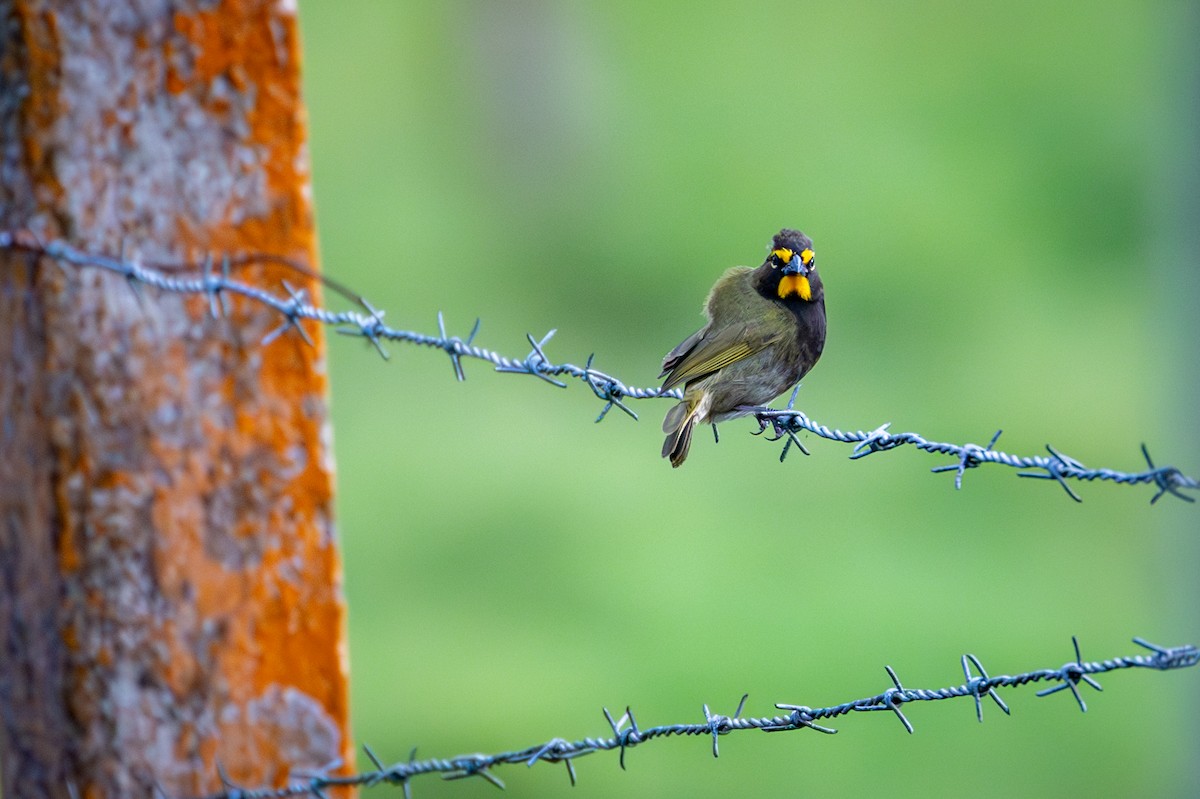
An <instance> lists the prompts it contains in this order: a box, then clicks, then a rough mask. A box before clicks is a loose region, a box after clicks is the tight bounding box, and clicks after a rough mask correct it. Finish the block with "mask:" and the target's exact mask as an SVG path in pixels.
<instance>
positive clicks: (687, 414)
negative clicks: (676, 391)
mask: <svg viewBox="0 0 1200 799" xmlns="http://www.w3.org/2000/svg"><path fill="white" fill-rule="evenodd" d="M699 416H700V406H699V403H690V402H686V401H685V402H681V403H679V404H678V405H676V406H675V407H674V408H672V409H671V410H669V411H667V417H666V418H665V419H663V432H664V433H666V434H667V440H666V441H664V442H663V448H662V456H663V457H664V458H670V459H671V466H673V467H678V466H679V465H680V464H682V463H683V461H684V460H685V459H686V458H687V454H688V448H689V447H691V445H692V429H693V428H694V427H695V426H696V420H697V419H698V418H699Z"/></svg>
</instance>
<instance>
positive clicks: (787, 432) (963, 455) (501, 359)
mask: <svg viewBox="0 0 1200 799" xmlns="http://www.w3.org/2000/svg"><path fill="white" fill-rule="evenodd" d="M122 246H123V245H122ZM0 250H10V251H19V252H26V253H30V254H33V255H36V256H41V257H46V258H49V259H52V260H53V262H54V263H56V264H59V265H63V266H64V268H66V266H67V265H69V266H74V267H81V268H82V267H89V268H97V269H102V270H105V271H108V272H112V273H114V274H117V275H120V276H121V277H123V278H124V279H125V280H126V281H127V282H128V283H129V285H130V286H131V287H133V291H135V292H137V294H138V296H139V297H141V296H142V294H143V287H147V286H148V287H151V288H154V289H156V290H159V291H164V292H173V293H178V294H199V295H203V296H206V297H207V298H208V304H209V313H210V314H211V315H213V316H214V317H215V316H216V314H217V313H218V306H220V311H221V312H223V313H225V314H226V315H227V314H228V308H227V307H226V301H227V299H228V297H229V296H230V295H236V296H239V297H243V298H245V299H248V300H250V301H252V302H254V303H257V304H259V305H260V306H262V307H265V308H268V309H271V310H273V311H274V312H276V313H278V314H280V315H281V316H282V317H283V321H282V323H281V324H280V325H279V326H278V327H276V328H275V329H273V330H272V331H271V332H269V333H268V334H267V335H266V337H264V339H263V341H264V343H270V342H271V341H273V340H274V339H275V338H277V337H279V336H280V335H282V334H284V333H285V332H287V331H289V330H291V329H292V328H295V329H296V331H297V332H298V335H300V336H301V337H302V338H303V339H304V340H305V341H306V342H308V343H309V344H311V343H312V340H311V339H310V338H309V335H308V333H307V332H306V330H305V328H304V326H303V324H302V323H303V322H304V321H306V320H311V321H316V322H318V323H320V324H322V325H326V326H331V327H334V328H336V329H337V331H338V333H340V334H342V335H348V336H359V337H361V338H363V339H366V340H367V341H368V342H369V343H370V344H371V345H372V346H373V347H374V348H375V350H376V351H377V352H378V353H379V355H380V356H381V357H382V358H384V359H385V360H386V359H388V353H387V351H386V350H385V349H384V346H383V344H384V343H385V342H388V341H395V342H404V343H408V344H415V345H419V346H426V347H432V348H436V349H440V350H442V351H443V352H445V353H446V354H447V355H448V356H449V357H450V361H451V366H452V367H453V369H454V376H455V377H456V378H457V379H458V380H463V379H465V377H466V375H465V372H464V371H463V363H462V361H463V359H464V358H474V359H477V360H483V361H488V362H489V363H491V364H492V365H493V366H494V367H495V369H496V371H498V372H507V373H513V374H525V375H532V376H534V377H536V378H538V379H539V380H542V381H545V382H547V383H550V384H551V385H554V386H558V387H559V388H565V387H566V385H567V383H566V382H565V379H566V378H571V379H575V380H579V381H581V382H583V383H584V384H585V385H587V386H588V388H590V389H591V391H592V393H593V394H594V395H595V396H596V398H597V399H599V400H600V401H601V402H603V403H604V405H603V406H602V408H601V410H600V413H599V415H598V416H597V417H596V421H597V422H599V421H602V420H603V419H604V418H605V416H606V415H607V414H608V412H609V411H610V410H611V409H612V408H614V407H616V408H619V409H620V410H621V411H623V412H624V413H625V414H627V415H628V416H629V417H631V418H633V419H637V418H638V415H637V414H636V413H635V412H634V411H633V409H632V408H630V407H629V400H642V399H656V398H667V399H680V398H681V397H682V391H681V390H680V389H672V390H670V391H663V390H662V389H661V388H658V387H648V388H641V387H636V386H630V385H627V384H625V383H623V382H621V381H620V380H619V379H617V378H616V377H614V376H612V375H611V374H608V373H606V372H602V371H600V370H598V369H595V368H594V367H593V365H592V364H593V362H594V359H595V355H594V354H593V355H591V356H589V357H588V359H587V363H586V365H585V366H582V367H581V366H576V365H575V364H572V363H555V362H553V361H551V360H550V358H549V357H548V356H547V354H546V349H545V348H546V344H547V343H548V342H549V341H550V339H551V338H552V337H553V335H554V333H555V331H554V330H551V331H550V332H549V333H547V334H546V335H545V336H543V337H542V338H541V339H540V340H536V339H534V337H533V336H532V335H527V336H526V339H527V340H528V342H529V345H530V352H529V354H528V355H527V356H525V357H524V358H521V359H517V358H511V357H508V356H505V355H502V354H500V353H498V352H495V351H493V350H489V349H485V348H483V347H480V346H478V345H477V344H475V338H476V335H477V334H478V333H479V327H480V322H479V320H478V319H476V320H475V325H474V327H473V328H472V329H471V333H470V335H469V336H467V338H466V340H465V341H464V340H463V339H461V338H459V337H457V336H450V335H448V334H447V332H446V325H445V319H444V317H443V315H442V314H441V313H439V314H438V333H439V335H437V336H430V335H427V334H424V333H418V332H415V331H411V330H400V329H396V328H391V327H388V326H387V325H386V324H385V323H384V321H383V318H384V312H383V311H382V310H379V309H377V308H375V307H374V306H373V305H371V304H370V303H369V302H367V301H366V300H365V299H364V298H362V297H361V296H359V295H357V294H355V293H354V292H351V291H349V290H348V289H346V288H345V287H343V286H341V284H338V283H336V282H333V281H330V285H331V287H334V288H335V289H336V290H337V292H338V293H340V294H342V295H343V296H346V297H349V298H351V299H352V301H354V302H355V303H356V304H357V305H358V306H361V310H360V309H355V310H349V311H336V312H335V311H331V310H328V309H326V308H323V307H320V306H317V305H314V304H311V303H310V302H309V301H308V299H307V294H306V292H305V291H304V290H296V289H293V288H292V287H291V286H290V285H288V284H286V283H285V284H284V288H285V292H286V294H285V295H279V294H276V293H272V292H270V291H266V290H263V289H261V288H258V287H256V286H253V285H250V284H248V283H245V282H242V281H239V280H235V279H233V278H231V277H230V267H231V265H232V264H235V263H236V264H238V265H243V264H249V263H255V262H263V263H283V264H286V265H288V266H290V267H292V268H293V269H296V270H297V271H299V272H301V273H303V274H306V275H308V276H310V277H314V278H317V277H320V276H318V275H317V274H316V273H315V272H313V271H312V270H310V269H308V268H307V267H305V266H303V265H301V264H295V263H292V262H291V261H289V260H288V259H286V258H281V257H280V256H273V255H267V254H257V255H256V254H247V255H241V256H237V257H236V258H232V257H230V256H228V255H226V256H223V257H222V259H221V270H220V274H217V272H216V270H215V268H214V266H213V259H212V256H211V255H208V256H206V257H205V260H204V262H203V263H202V264H199V265H195V266H188V265H183V266H167V265H162V264H157V265H154V266H153V267H152V266H147V265H144V264H139V263H135V262H133V261H129V260H126V258H125V256H124V252H123V250H122V252H121V253H120V254H119V255H118V257H116V258H113V257H110V256H106V255H100V254H95V253H88V252H84V251H82V250H79V249H76V248H74V247H72V246H70V245H69V244H66V243H65V242H62V241H49V242H43V241H41V240H39V239H37V237H36V236H34V235H33V234H32V233H30V232H28V231H24V232H13V231H3V230H0ZM187 268H191V269H194V270H195V272H196V273H198V275H199V276H198V277H195V278H185V277H177V276H176V275H175V274H174V272H176V271H179V270H181V269H187ZM321 279H323V280H328V279H327V278H321ZM140 301H141V300H139V302H140ZM559 378H563V379H559ZM798 390H799V386H797V387H796V390H795V391H793V392H792V395H791V398H790V399H789V401H788V403H787V406H786V407H785V408H784V409H782V410H775V409H772V408H753V409H748V410H749V411H750V412H751V413H752V414H753V416H754V417H755V419H756V420H757V422H758V426H759V430H758V434H761V433H763V432H765V431H766V430H767V428H768V427H770V428H771V430H772V432H773V436H772V437H771V439H770V440H773V441H783V442H784V443H783V449H782V452H781V453H780V460H781V461H782V460H784V459H785V458H786V457H787V455H788V453H789V452H790V451H791V448H792V447H793V446H794V447H796V448H798V449H799V450H800V451H801V452H803V453H805V454H808V450H807V449H806V448H805V447H804V445H803V443H802V442H801V440H800V434H801V433H803V432H808V433H812V434H813V435H815V436H818V437H819V438H823V439H825V440H827V441H836V442H840V443H843V444H851V445H853V449H852V450H851V453H850V458H851V459H853V460H857V459H860V458H864V457H866V456H868V455H872V454H874V453H876V452H885V451H888V450H893V449H897V448H899V447H903V446H912V447H915V448H916V449H919V450H921V451H924V452H928V453H931V454H935V455H945V456H948V457H950V458H952V459H953V461H952V462H951V463H949V464H944V465H940V466H935V467H934V468H933V469H932V471H933V472H954V475H955V477H954V486H955V488H956V489H961V488H962V480H963V475H964V474H965V473H966V471H967V470H968V469H974V468H977V467H979V466H982V465H983V464H985V463H986V464H999V465H1002V466H1008V467H1010V468H1013V469H1016V470H1017V474H1018V475H1019V476H1021V477H1032V478H1036V479H1040V480H1053V481H1055V482H1057V483H1058V485H1059V486H1061V487H1062V489H1063V490H1064V491H1065V492H1066V493H1067V495H1068V496H1069V497H1071V498H1072V499H1073V500H1075V501H1076V502H1079V501H1081V497H1080V496H1079V495H1078V494H1077V493H1076V492H1075V491H1074V489H1073V488H1072V487H1071V485H1070V483H1069V482H1068V481H1083V482H1090V481H1094V480H1100V481H1107V482H1111V483H1115V484H1119V485H1142V484H1147V485H1149V484H1153V485H1154V486H1155V488H1156V489H1157V491H1156V492H1155V494H1154V496H1153V497H1152V498H1151V499H1150V503H1151V504H1156V503H1157V502H1158V500H1159V499H1160V498H1161V497H1163V496H1164V495H1165V494H1171V495H1172V496H1175V497H1178V498H1179V499H1182V500H1184V501H1185V502H1195V498H1194V497H1192V496H1189V495H1188V494H1185V493H1184V491H1196V490H1200V481H1197V480H1196V478H1194V477H1190V476H1188V475H1186V474H1184V473H1183V472H1182V471H1180V470H1179V469H1177V468H1175V467H1174V466H1157V465H1156V464H1155V463H1154V461H1153V459H1151V457H1150V453H1149V450H1148V448H1147V447H1146V445H1145V444H1143V445H1142V448H1141V449H1142V456H1143V458H1144V459H1145V461H1146V466H1147V469H1146V470H1145V471H1141V472H1123V471H1118V470H1116V469H1105V468H1099V469H1091V468H1088V467H1086V466H1084V465H1083V464H1082V463H1081V462H1079V461H1078V460H1076V459H1075V458H1072V457H1070V456H1068V455H1065V454H1063V453H1061V452H1059V451H1058V450H1056V449H1054V447H1051V446H1049V445H1047V447H1046V450H1047V452H1048V453H1049V454H1048V455H1035V456H1018V455H1012V454H1010V453H1007V452H1002V451H1000V450H997V449H996V448H995V445H996V442H997V440H998V439H999V436H1000V433H999V431H997V433H996V435H994V436H993V437H992V439H991V441H990V442H989V443H988V445H987V446H986V447H981V446H979V445H977V444H962V445H959V444H950V443H944V442H937V441H931V440H929V439H927V438H925V437H924V436H921V435H919V434H917V433H911V432H910V433H891V432H889V430H888V428H889V426H890V423H888V424H882V425H879V426H878V427H875V428H874V429H871V430H869V431H865V432H864V431H863V430H857V431H843V430H839V429H837V428H831V427H828V426H826V425H823V424H819V423H817V422H815V421H813V420H812V419H810V418H808V416H806V415H805V414H804V413H803V412H802V411H799V410H796V409H795V402H796V397H797V391H798ZM713 435H714V437H716V436H717V433H716V428H715V427H714V429H713Z"/></svg>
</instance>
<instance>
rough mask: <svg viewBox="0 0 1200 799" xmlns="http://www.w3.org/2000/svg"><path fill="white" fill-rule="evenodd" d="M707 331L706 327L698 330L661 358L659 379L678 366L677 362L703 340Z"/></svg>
mask: <svg viewBox="0 0 1200 799" xmlns="http://www.w3.org/2000/svg"><path fill="white" fill-rule="evenodd" d="M707 330H708V328H706V327H702V328H700V329H699V330H697V331H696V332H695V333H693V334H692V335H690V336H688V337H687V338H685V339H684V340H683V341H681V342H680V343H679V346H678V347H676V348H675V349H673V350H671V351H670V352H668V353H667V354H666V355H665V356H663V364H662V372H661V373H660V374H659V378H662V377H665V376H666V374H667V372H670V371H671V370H672V369H674V368H675V367H676V366H678V365H679V362H680V361H682V360H683V358H684V356H686V355H687V354H688V353H689V352H691V351H692V350H693V349H694V348H695V346H696V344H698V343H699V342H700V340H701V339H702V338H704V334H705V332H707Z"/></svg>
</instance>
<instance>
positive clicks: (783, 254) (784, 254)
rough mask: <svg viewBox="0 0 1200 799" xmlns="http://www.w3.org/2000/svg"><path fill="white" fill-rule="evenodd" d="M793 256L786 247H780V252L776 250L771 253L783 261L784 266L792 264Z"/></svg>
mask: <svg viewBox="0 0 1200 799" xmlns="http://www.w3.org/2000/svg"><path fill="white" fill-rule="evenodd" d="M792 254H793V253H792V251H791V250H789V249H788V248H786V247H780V248H779V249H778V250H774V251H773V252H772V253H771V255H774V256H775V257H776V258H778V259H779V260H781V261H783V263H784V264H788V263H790V262H791V260H792Z"/></svg>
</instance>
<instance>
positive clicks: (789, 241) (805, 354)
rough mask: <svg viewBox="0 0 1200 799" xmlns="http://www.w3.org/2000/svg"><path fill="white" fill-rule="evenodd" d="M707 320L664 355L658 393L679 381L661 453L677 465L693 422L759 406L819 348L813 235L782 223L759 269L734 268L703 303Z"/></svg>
mask: <svg viewBox="0 0 1200 799" xmlns="http://www.w3.org/2000/svg"><path fill="white" fill-rule="evenodd" d="M704 313H705V315H706V316H707V318H708V323H707V324H705V325H704V327H702V328H700V329H699V330H697V331H696V332H695V333H693V334H692V335H690V336H688V337H687V338H686V339H684V340H683V341H682V342H681V343H680V344H679V346H678V347H676V348H675V349H673V350H671V351H670V352H669V353H667V355H666V357H665V358H663V362H662V374H660V375H659V378H660V379H661V378H666V380H665V381H664V382H663V385H662V389H661V390H662V391H669V390H671V389H673V388H675V387H676V386H683V399H682V401H680V403H679V404H678V405H675V406H674V407H672V408H671V410H669V411H668V412H667V416H666V418H665V419H664V420H663V426H662V429H663V432H664V433H666V434H667V438H666V441H664V442H663V448H662V456H663V457H664V458H670V459H671V466H673V467H678V466H680V465H681V464H682V463H683V462H684V460H685V459H686V458H687V455H688V448H689V447H690V446H691V443H692V431H693V429H694V428H695V427H696V425H697V424H702V423H706V422H707V423H709V424H712V425H714V426H715V425H716V424H717V423H718V422H724V421H726V420H729V419H734V418H737V417H739V416H747V415H749V414H751V413H754V412H755V411H758V410H761V409H762V407H763V406H765V405H766V403H768V402H770V401H771V400H772V399H774V398H775V397H777V396H779V395H780V394H782V393H783V392H784V391H786V390H787V389H789V388H791V387H792V386H794V385H796V384H797V383H799V382H800V379H801V378H802V377H804V376H805V375H806V374H808V371H809V370H810V369H812V368H813V366H814V365H815V364H816V362H817V360H818V359H819V358H820V357H821V352H822V350H823V349H824V348H825V287H824V285H823V284H822V283H821V276H820V275H819V274H818V273H817V259H816V255H815V254H814V252H813V243H812V240H811V239H810V238H809V237H808V236H806V235H804V234H803V233H801V232H800V231H799V230H793V229H791V228H784V229H783V230H780V231H779V233H777V234H776V235H775V236H774V237H773V238H772V240H771V248H770V254H769V255H767V259H766V260H765V261H763V263H762V265H761V266H759V267H758V268H751V267H748V266H735V267H733V268H732V269H729V270H727V271H726V272H725V273H724V274H723V275H721V277H720V278H719V279H718V280H717V282H716V284H715V285H714V286H713V287H712V291H710V292H709V294H708V299H707V300H706V301H705V303H704Z"/></svg>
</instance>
